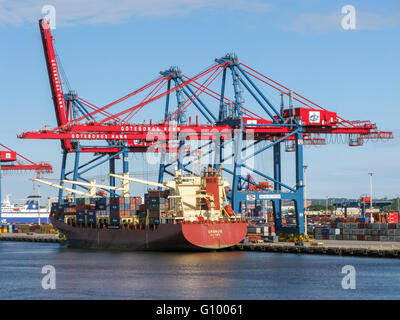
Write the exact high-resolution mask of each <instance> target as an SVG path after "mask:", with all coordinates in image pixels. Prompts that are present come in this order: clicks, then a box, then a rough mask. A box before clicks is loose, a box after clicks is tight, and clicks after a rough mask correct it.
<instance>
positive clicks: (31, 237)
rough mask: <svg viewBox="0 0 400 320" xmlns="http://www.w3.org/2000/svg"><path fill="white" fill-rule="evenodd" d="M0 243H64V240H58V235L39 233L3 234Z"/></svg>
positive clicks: (0, 236)
mask: <svg viewBox="0 0 400 320" xmlns="http://www.w3.org/2000/svg"><path fill="white" fill-rule="evenodd" d="M0 241H27V242H50V243H64V242H65V240H64V239H60V237H59V235H58V234H41V233H34V232H28V233H3V234H1V235H0Z"/></svg>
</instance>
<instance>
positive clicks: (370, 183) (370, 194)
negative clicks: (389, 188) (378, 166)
mask: <svg viewBox="0 0 400 320" xmlns="http://www.w3.org/2000/svg"><path fill="white" fill-rule="evenodd" d="M373 174H374V173H373V172H369V173H368V175H369V197H370V199H369V200H370V207H369V210H370V218H371V222H373V221H372V175H373Z"/></svg>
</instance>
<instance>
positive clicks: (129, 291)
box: [0, 242, 400, 300]
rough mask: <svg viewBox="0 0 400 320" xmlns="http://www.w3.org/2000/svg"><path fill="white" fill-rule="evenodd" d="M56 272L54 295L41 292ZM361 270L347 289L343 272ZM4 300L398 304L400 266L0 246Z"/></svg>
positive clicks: (255, 255) (257, 255)
mask: <svg viewBox="0 0 400 320" xmlns="http://www.w3.org/2000/svg"><path fill="white" fill-rule="evenodd" d="M45 265H51V266H54V268H55V270H56V289H54V290H52V289H47V290H45V289H43V288H42V279H43V277H44V276H45V274H42V273H41V271H42V268H43V266H45ZM345 265H351V266H353V267H354V268H355V270H356V278H355V279H356V282H355V284H356V288H355V289H354V290H353V289H347V290H345V289H343V288H342V279H343V277H344V276H345V274H342V273H341V272H342V268H343V266H345ZM0 283H1V285H0V299H177V300H179V299H202V300H203V299H237V300H247V299H399V298H400V264H399V260H398V259H382V258H362V257H361V258H358V257H340V256H318V255H301V254H284V253H268V252H240V251H229V252H210V253H159V252H102V251H85V250H77V249H69V248H66V247H63V246H62V245H60V244H53V243H26V242H0Z"/></svg>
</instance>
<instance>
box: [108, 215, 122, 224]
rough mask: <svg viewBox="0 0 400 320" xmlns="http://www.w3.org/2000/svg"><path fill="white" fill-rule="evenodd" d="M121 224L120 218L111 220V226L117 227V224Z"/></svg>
mask: <svg viewBox="0 0 400 320" xmlns="http://www.w3.org/2000/svg"><path fill="white" fill-rule="evenodd" d="M119 222H120V218H118V217H111V218H110V224H113V225H117V224H119Z"/></svg>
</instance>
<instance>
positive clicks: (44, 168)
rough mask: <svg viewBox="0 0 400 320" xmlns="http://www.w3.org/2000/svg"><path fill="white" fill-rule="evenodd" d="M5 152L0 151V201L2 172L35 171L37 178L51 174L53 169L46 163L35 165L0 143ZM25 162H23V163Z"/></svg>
mask: <svg viewBox="0 0 400 320" xmlns="http://www.w3.org/2000/svg"><path fill="white" fill-rule="evenodd" d="M0 146H1V147H2V148H4V149H5V150H0V201H1V179H2V171H5V172H13V171H14V172H27V171H35V172H36V174H37V175H38V176H40V175H42V174H44V173H52V172H53V167H52V166H51V165H50V164H49V163H47V162H39V163H35V162H33V161H31V160H29V159H27V158H25V157H24V156H22V155H20V154H19V153H17V152H16V151H14V150H12V149H10V148H8V147H6V146H5V145H4V144H1V143H0ZM23 160H25V161H23ZM1 214H2V212H1V203H0V222H1Z"/></svg>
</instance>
